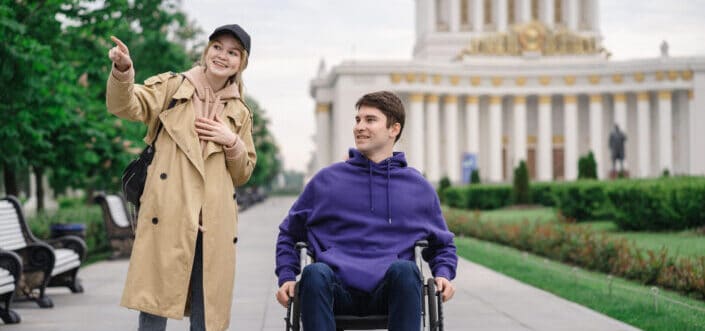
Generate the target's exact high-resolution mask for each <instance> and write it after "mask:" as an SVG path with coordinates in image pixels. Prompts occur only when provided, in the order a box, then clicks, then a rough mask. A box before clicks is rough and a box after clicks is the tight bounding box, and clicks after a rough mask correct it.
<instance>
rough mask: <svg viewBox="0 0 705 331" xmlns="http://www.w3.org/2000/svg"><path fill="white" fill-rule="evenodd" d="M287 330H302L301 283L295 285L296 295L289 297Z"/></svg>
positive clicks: (285, 319)
mask: <svg viewBox="0 0 705 331" xmlns="http://www.w3.org/2000/svg"><path fill="white" fill-rule="evenodd" d="M284 321H285V322H286V331H299V330H301V322H300V321H301V305H300V304H299V283H296V286H295V287H294V297H293V298H291V299H289V306H288V307H287V308H286V317H285V318H284Z"/></svg>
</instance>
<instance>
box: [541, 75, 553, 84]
mask: <svg viewBox="0 0 705 331" xmlns="http://www.w3.org/2000/svg"><path fill="white" fill-rule="evenodd" d="M539 83H540V84H541V85H548V84H550V83H551V77H548V76H541V77H539Z"/></svg>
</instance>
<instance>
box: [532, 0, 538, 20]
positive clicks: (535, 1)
mask: <svg viewBox="0 0 705 331" xmlns="http://www.w3.org/2000/svg"><path fill="white" fill-rule="evenodd" d="M531 19H532V20H538V19H539V0H531Z"/></svg>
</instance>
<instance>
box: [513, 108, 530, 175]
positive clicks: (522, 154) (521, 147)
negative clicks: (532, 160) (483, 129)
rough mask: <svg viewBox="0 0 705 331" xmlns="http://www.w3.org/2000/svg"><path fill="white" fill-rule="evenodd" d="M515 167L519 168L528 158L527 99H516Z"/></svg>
mask: <svg viewBox="0 0 705 331" xmlns="http://www.w3.org/2000/svg"><path fill="white" fill-rule="evenodd" d="M513 139H514V165H513V166H514V167H517V166H519V162H521V161H522V160H524V161H526V162H528V159H527V157H526V97H525V96H523V95H517V96H515V97H514V137H513Z"/></svg>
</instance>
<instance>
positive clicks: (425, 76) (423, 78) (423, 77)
mask: <svg viewBox="0 0 705 331" xmlns="http://www.w3.org/2000/svg"><path fill="white" fill-rule="evenodd" d="M426 78H428V75H426V74H424V73H421V74H419V82H422V83H425V82H426Z"/></svg>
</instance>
